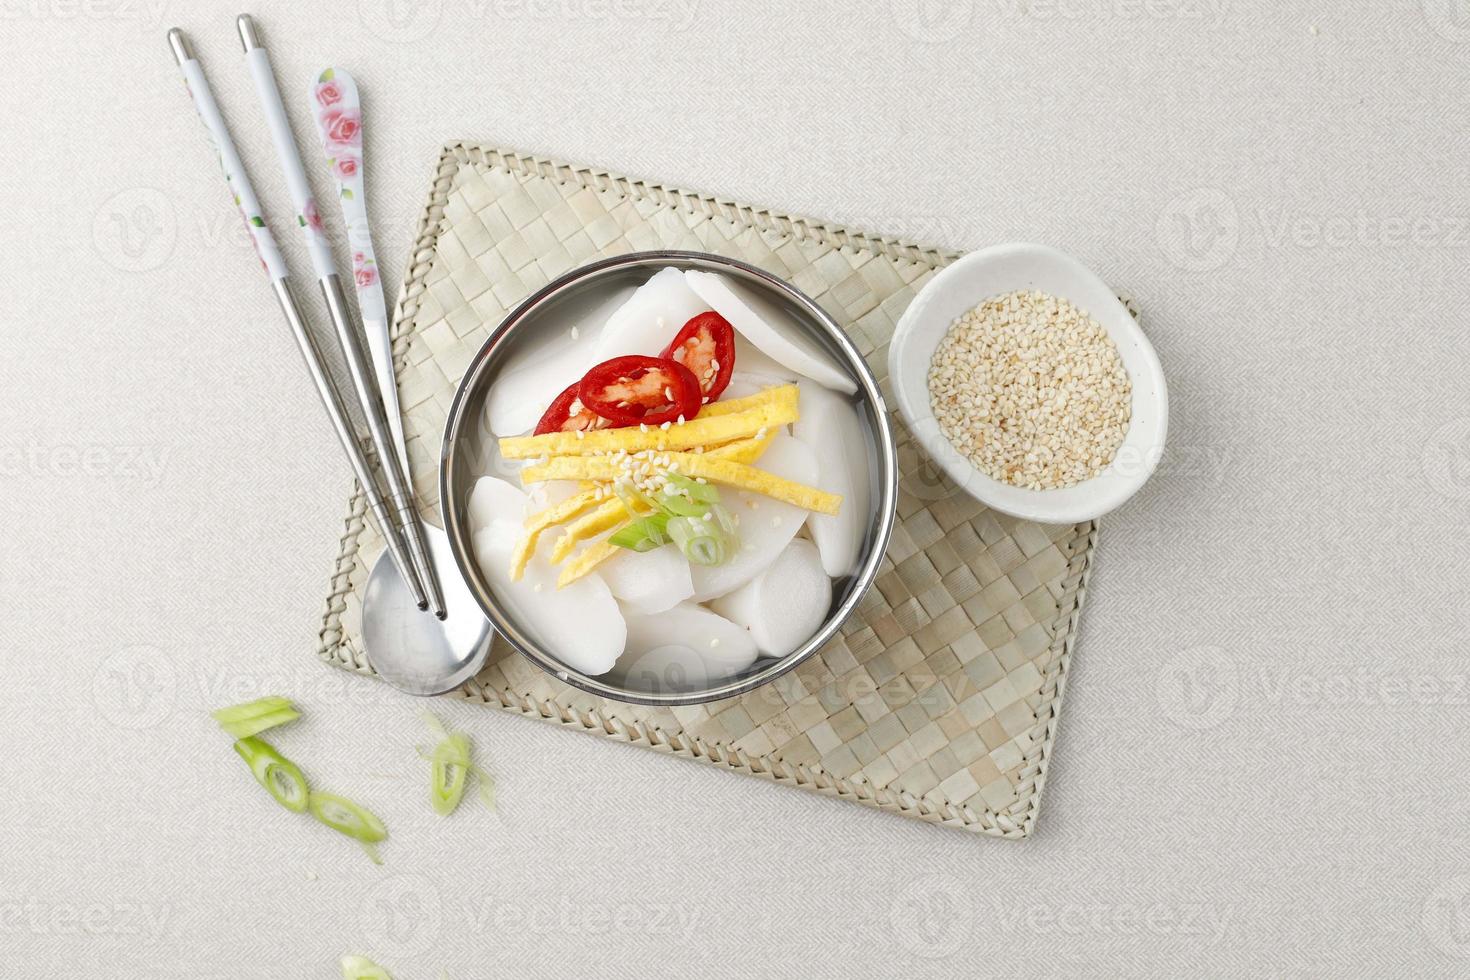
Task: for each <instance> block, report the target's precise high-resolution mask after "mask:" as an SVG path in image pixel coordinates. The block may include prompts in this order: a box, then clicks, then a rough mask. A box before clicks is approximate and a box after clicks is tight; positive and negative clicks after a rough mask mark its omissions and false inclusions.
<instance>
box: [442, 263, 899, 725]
mask: <svg viewBox="0 0 1470 980" xmlns="http://www.w3.org/2000/svg"><path fill="white" fill-rule="evenodd" d="M668 266H674V267H676V268H681V269H702V270H708V271H712V272H719V273H723V274H724V275H726V276H729V277H731V278H733V279H736V280H738V281H740V282H742V283H744V284H745V285H746V286H747V287H749V288H753V289H756V290H759V291H761V292H763V293H764V294H765V295H766V296H767V297H768V298H770V299H772V300H774V301H776V302H777V303H779V304H780V305H781V306H783V307H784V308H785V309H786V310H787V311H789V312H790V313H791V315H792V318H793V319H794V320H795V321H796V322H797V323H799V324H800V325H801V326H802V327H803V328H804V329H805V330H806V331H807V333H808V336H809V338H810V339H811V340H812V341H813V342H815V343H816V344H817V345H818V346H820V348H821V349H822V350H824V351H826V352H827V353H828V354H829V355H830V356H832V357H833V358H834V359H835V360H836V361H837V363H839V364H840V365H842V366H843V367H844V369H845V370H846V371H847V372H848V374H850V375H851V377H852V379H853V381H854V382H855V383H856V385H857V388H858V391H857V394H856V395H854V396H853V398H852V400H853V403H854V405H855V407H856V408H857V410H858V411H859V412H861V413H862V417H863V422H864V426H863V428H864V429H865V431H866V432H867V433H868V435H869V439H868V447H867V448H868V454H869V463H870V466H869V476H870V492H869V500H870V502H871V514H870V515H869V517H870V520H869V525H868V530H867V534H866V536H865V539H864V541H863V546H862V549H861V553H860V556H859V560H858V566H857V570H856V571H855V572H853V573H852V574H851V575H848V576H846V577H845V578H843V579H840V580H838V581H836V582H834V583H833V593H832V594H833V601H832V609H831V611H830V612H829V613H828V615H827V619H826V621H825V622H824V623H823V624H822V627H821V629H820V630H818V631H817V633H816V635H814V636H813V637H812V638H811V639H810V640H809V641H808V642H807V643H806V644H805V645H803V646H802V647H801V648H800V649H798V650H796V651H795V652H794V653H792V654H790V655H788V656H786V657H782V658H780V659H772V658H762V659H760V660H757V661H756V662H755V664H753V665H752V666H751V667H750V668H749V669H748V670H747V671H746V672H745V673H744V674H742V675H740V676H738V677H734V678H730V679H727V680H724V681H721V682H719V683H716V684H713V685H710V686H707V687H702V688H682V689H678V690H644V689H633V688H632V687H630V686H625V685H621V684H618V683H615V682H613V681H611V680H608V679H604V678H602V677H591V676H588V675H586V674H582V673H579V672H578V671H575V670H572V669H571V668H569V667H567V666H566V665H565V664H563V663H562V662H561V661H560V660H558V659H557V656H556V651H554V650H549V649H545V648H544V647H543V646H542V645H541V644H540V643H539V642H538V641H537V640H536V639H535V638H534V637H533V636H531V635H529V634H528V633H527V632H526V631H524V630H522V629H521V628H520V626H519V625H518V624H517V623H516V622H515V621H514V620H513V619H512V618H511V616H510V615H508V614H507V612H506V611H505V608H504V607H503V606H502V604H501V603H500V602H499V601H498V600H497V598H496V596H495V593H494V591H493V590H492V588H491V587H490V585H489V584H488V583H487V582H486V580H485V576H484V575H483V574H482V573H481V571H480V568H479V565H478V563H477V561H476V559H475V551H474V546H473V543H472V541H471V535H472V529H471V528H470V527H469V524H468V521H467V519H466V507H467V503H468V499H469V494H470V490H471V489H472V488H473V486H474V484H475V481H476V480H477V479H479V478H480V477H482V476H485V475H487V473H488V472H490V467H491V462H490V461H491V460H493V459H496V458H498V454H497V453H495V452H494V438H493V437H492V436H491V435H490V433H489V432H488V431H487V430H486V429H485V428H484V426H483V424H482V419H483V418H484V414H485V398H486V396H487V394H488V393H489V391H490V388H491V386H492V385H493V384H494V383H495V381H496V379H497V377H498V376H499V372H500V371H501V369H502V368H503V366H504V365H505V364H506V362H507V360H508V359H510V358H511V357H513V356H514V355H515V354H516V352H517V351H518V350H522V349H524V348H523V346H522V345H524V344H526V343H527V342H536V341H537V339H538V337H539V339H540V340H544V339H545V338H547V337H550V336H552V335H554V334H556V333H560V332H564V331H565V330H566V329H567V326H566V325H567V324H568V323H571V322H575V321H576V318H577V317H578V316H579V315H585V314H586V311H587V310H589V309H590V308H592V306H593V305H594V304H597V303H598V302H599V301H602V302H606V301H607V300H608V299H609V298H610V297H612V296H614V295H616V294H617V293H618V292H619V291H620V290H624V289H627V288H630V287H635V286H638V285H641V284H642V283H643V282H645V281H646V280H647V279H648V278H649V277H650V276H651V275H652V274H653V273H654V272H656V271H658V270H659V269H662V268H666V267H668ZM737 370H738V365H737ZM548 397H549V396H548ZM897 474H898V465H897V461H896V458H895V454H894V448H893V434H892V432H891V431H890V429H889V426H888V414H887V411H886V409H885V407H884V404H883V396H882V394H880V393H879V391H878V383H877V382H876V381H875V380H874V379H873V375H872V373H871V372H870V371H869V370H868V366H867V365H866V364H865V363H864V362H863V359H862V356H861V355H860V354H859V353H858V351H857V349H856V348H855V347H853V345H852V342H851V341H850V340H848V339H847V336H846V335H845V334H844V333H843V332H842V330H841V328H839V327H838V326H837V323H836V322H835V321H834V320H833V319H832V318H831V317H830V316H828V315H827V313H826V311H824V310H823V309H822V308H821V307H820V306H818V305H817V304H816V303H815V302H813V301H812V300H811V299H810V298H808V297H807V296H806V295H804V294H803V293H801V292H800V291H799V290H797V289H796V288H794V287H793V286H791V285H790V284H789V283H786V282H784V281H782V280H781V279H778V278H776V277H775V276H773V275H771V274H770V273H767V272H764V271H762V270H761V269H758V268H756V267H754V266H751V265H747V264H745V263H744V262H737V261H735V260H733V259H727V258H723V257H721V256H718V255H708V254H705V253H702V252H637V253H634V254H631V255H624V256H619V257H617V258H611V259H604V260H602V261H599V262H594V263H592V264H590V265H586V266H583V267H582V268H580V269H576V270H574V271H572V272H570V273H568V274H566V275H564V276H562V277H561V278H560V279H557V280H556V281H555V282H552V283H550V284H549V285H547V286H545V287H544V288H542V289H540V290H538V291H537V292H536V293H535V295H533V296H531V297H530V298H529V299H527V300H526V301H525V302H523V303H521V305H520V306H518V307H516V308H515V309H514V310H512V311H511V313H510V314H509V315H508V316H507V317H506V318H505V319H504V320H502V321H501V323H500V325H499V326H498V327H496V328H495V330H494V332H493V333H491V335H490V339H489V340H487V341H485V344H484V346H482V347H481V348H480V350H479V352H478V353H477V354H476V355H475V357H474V360H473V361H471V363H470V365H469V369H468V370H467V371H466V372H465V376H464V380H462V381H461V382H460V385H459V390H458V391H456V392H455V395H454V402H453V404H452V405H451V406H450V410H449V421H448V424H447V425H446V427H445V432H444V445H443V448H442V452H441V458H440V467H439V496H440V504H441V506H442V510H443V514H444V522H445V530H446V532H447V533H448V535H449V544H450V547H451V549H452V550H453V552H454V559H455V561H456V563H458V565H459V569H460V572H461V573H463V575H464V578H465V582H466V583H467V584H468V585H469V588H470V592H471V593H472V594H473V595H474V596H475V600H476V601H477V602H478V603H479V604H480V608H481V609H483V610H484V612H485V616H486V617H487V618H488V619H489V620H490V622H491V624H492V625H493V626H494V627H495V629H496V631H497V632H498V633H499V634H500V635H501V636H503V637H504V638H505V639H506V640H508V641H509V642H510V643H511V645H512V646H514V647H515V648H516V649H517V650H518V651H520V653H521V654H523V655H524V656H525V657H527V658H528V659H529V660H531V662H533V663H535V664H536V665H537V666H539V667H541V668H543V669H544V670H546V671H548V672H550V673H551V674H553V675H555V676H556V677H557V678H559V679H560V680H563V681H565V682H567V683H568V684H571V685H573V686H574V687H578V688H580V689H582V690H584V691H587V692H589V693H591V694H596V695H598V696H599V697H604V698H611V699H613V700H615V701H627V702H631V703H634V704H652V705H678V704H700V703H704V702H708V701H715V700H718V699H720V698H728V697H733V696H734V695H737V694H743V693H745V692H746V691H750V690H753V689H754V688H757V687H759V686H760V685H762V684H765V683H767V682H769V681H771V680H774V679H775V678H777V677H779V676H781V675H782V674H784V673H785V672H786V671H788V670H790V669H792V668H793V667H795V666H796V665H797V664H799V663H801V662H802V661H803V660H805V659H806V658H808V657H810V656H811V655H812V654H813V653H815V652H816V651H817V650H818V649H819V648H820V647H821V646H822V645H823V644H824V643H826V642H827V641H828V640H829V639H831V638H832V636H833V635H834V634H835V633H836V632H837V630H838V629H839V628H840V627H841V625H842V623H843V622H844V621H845V620H846V619H847V617H848V616H849V615H850V614H851V613H852V611H853V609H855V608H856V607H857V604H858V602H859V601H861V599H862V597H863V595H864V593H866V592H867V590H868V588H869V587H870V586H871V585H872V584H873V579H874V577H875V576H876V575H877V573H878V566H879V563H880V562H881V561H882V559H883V552H884V549H885V548H887V546H888V538H889V535H890V533H891V532H892V530H893V523H894V512H895V506H896V498H897Z"/></svg>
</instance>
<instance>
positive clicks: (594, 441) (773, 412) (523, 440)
mask: <svg viewBox="0 0 1470 980" xmlns="http://www.w3.org/2000/svg"><path fill="white" fill-rule="evenodd" d="M750 397H751V399H754V401H753V402H751V403H750V404H749V405H748V406H747V407H743V408H739V409H736V410H734V411H730V412H728V413H725V414H721V413H719V412H715V413H710V409H712V408H715V406H716V405H718V404H720V403H718V402H716V403H715V405H707V406H705V409H704V411H703V412H701V413H700V417H698V418H694V419H691V420H689V421H686V422H683V423H680V424H678V425H670V426H669V427H668V428H663V427H662V426H653V427H646V426H630V427H627V428H622V429H594V430H592V431H590V432H548V433H547V434H545V435H540V436H513V437H510V438H506V439H501V440H500V454H501V455H502V456H504V457H505V458H506V459H535V458H537V457H539V456H588V455H594V454H599V453H616V452H629V453H633V452H641V451H643V450H645V449H656V450H666V449H673V450H682V449H693V448H695V447H697V446H717V445H719V444H721V443H725V442H731V441H733V440H735V439H742V438H745V437H747V436H753V435H756V434H757V433H759V432H760V431H761V430H762V429H773V428H776V427H777V426H782V425H786V424H787V423H789V422H795V421H796V419H797V416H798V414H799V412H798V411H797V390H796V385H783V386H781V387H779V388H771V389H769V390H767V391H763V392H761V393H760V394H759V395H752V396H750ZM746 401H747V400H746V399H734V400H733V401H732V402H730V403H728V404H735V403H736V402H746Z"/></svg>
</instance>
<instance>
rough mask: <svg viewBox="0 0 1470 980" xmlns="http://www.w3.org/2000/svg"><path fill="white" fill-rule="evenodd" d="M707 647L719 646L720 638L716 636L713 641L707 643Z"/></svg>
mask: <svg viewBox="0 0 1470 980" xmlns="http://www.w3.org/2000/svg"><path fill="white" fill-rule="evenodd" d="M709 645H710V646H712V647H717V646H719V645H720V638H719V637H718V636H717V637H715V638H714V639H712V640H710V641H709Z"/></svg>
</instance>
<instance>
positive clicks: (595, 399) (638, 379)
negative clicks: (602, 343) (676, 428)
mask: <svg viewBox="0 0 1470 980" xmlns="http://www.w3.org/2000/svg"><path fill="white" fill-rule="evenodd" d="M577 396H578V397H579V398H581V399H582V404H583V405H585V406H586V407H587V408H589V409H591V410H592V411H594V412H596V413H597V414H598V415H601V416H602V417H603V418H605V419H607V420H608V421H609V422H611V423H612V424H613V425H614V426H624V425H638V424H639V423H642V424H644V425H661V424H663V423H664V422H672V421H674V420H675V419H677V418H678V417H679V416H680V415H682V416H684V417H685V418H686V419H692V418H694V416H695V415H696V414H697V413H698V412H699V406H700V391H699V380H698V379H697V378H695V377H694V375H693V374H692V373H691V372H690V370H689V369H688V368H686V367H685V366H684V365H682V364H680V363H679V362H678V361H673V360H669V359H668V358H663V357H645V356H643V355H642V354H628V355H626V356H623V357H614V358H613V359H611V360H608V361H603V362H602V363H601V364H599V365H597V366H596V367H595V368H593V369H592V370H590V371H588V372H587V376H586V377H584V378H583V379H582V384H581V385H580V386H579V387H578V389H577Z"/></svg>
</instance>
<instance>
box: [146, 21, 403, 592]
mask: <svg viewBox="0 0 1470 980" xmlns="http://www.w3.org/2000/svg"><path fill="white" fill-rule="evenodd" d="M168 43H169V47H170V48H171V49H172V50H173V53H174V58H175V60H177V61H178V63H179V70H180V71H181V72H183V75H184V82H185V84H186V85H187V87H188V89H189V94H190V95H191V96H193V99H194V107H195V108H196V109H198V110H199V119H200V121H201V122H203V123H204V128H205V129H206V130H207V131H208V132H209V136H210V138H211V139H212V140H213V142H214V146H215V149H216V150H218V151H219V158H220V166H221V167H222V168H223V169H224V172H225V182H226V183H227V184H228V185H229V188H230V192H231V194H232V195H233V197H234V200H235V202H236V203H237V204H238V205H239V207H240V213H241V214H242V215H243V216H244V218H245V227H246V228H247V229H248V230H249V232H250V237H251V239H252V241H253V242H254V243H255V251H256V254H258V255H259V256H260V261H261V265H262V266H263V267H264V268H265V272H266V275H267V276H268V277H269V278H270V283H271V289H272V290H273V291H274V292H275V294H276V300H277V302H279V303H280V305H281V313H282V314H284V315H285V317H286V323H287V325H289V326H290V328H291V334H292V336H294V337H295V338H296V345H297V347H299V348H300V349H301V356H302V359H303V360H305V361H306V369H307V371H308V372H309V373H310V374H311V380H312V383H313V384H315V385H316V390H317V394H318V395H320V396H321V400H322V405H323V406H324V407H325V408H326V410H327V416H328V418H330V419H331V420H332V428H333V429H334V430H335V431H336V433H337V439H338V441H339V442H341V443H342V448H343V450H345V451H346V453H347V460H348V462H349V463H351V464H352V472H353V474H354V475H355V476H356V477H357V482H358V483H359V484H361V486H362V490H363V493H364V494H365V495H366V496H367V501H368V509H369V510H370V511H371V512H372V515H373V519H374V520H375V521H376V522H377V525H378V530H379V531H381V532H382V535H383V538H384V540H385V541H386V542H387V544H388V553H389V554H390V555H391V556H392V557H393V564H394V565H395V566H397V568H398V574H399V575H401V576H403V580H404V582H406V583H407V584H408V587H409V590H410V591H411V592H412V593H413V597H414V601H415V602H416V603H418V607H419V608H420V609H427V608H428V607H429V600H428V597H427V595H426V594H425V590H424V587H423V584H422V583H421V582H420V580H419V577H418V574H417V572H416V570H415V568H414V565H413V563H412V562H411V561H410V560H409V558H408V554H407V552H406V550H405V547H404V542H403V538H402V536H401V534H400V533H399V529H398V525H396V524H395V523H394V522H393V519H392V517H391V515H390V513H389V511H388V507H387V504H386V502H385V501H384V500H383V495H382V493H381V492H380V491H379V488H378V481H377V478H376V477H375V476H374V475H373V470H372V467H371V466H369V465H368V461H367V458H366V457H364V456H363V453H362V447H361V446H359V445H358V442H357V433H356V431H355V430H354V428H353V425H352V422H351V421H350V419H349V418H348V415H347V409H346V408H345V406H343V404H342V399H341V396H340V395H338V393H337V389H336V386H335V385H333V384H332V379H331V375H330V374H329V373H328V372H327V368H326V361H324V360H323V359H322V355H321V351H320V350H318V349H317V346H316V340H315V339H314V338H313V337H312V335H311V331H310V330H308V329H307V326H306V320H305V318H304V317H303V316H302V315H301V308H300V307H299V306H298V305H297V303H296V296H295V294H294V293H293V292H292V291H291V283H290V278H289V276H288V273H287V270H286V262H285V259H283V258H282V257H281V250H280V249H279V248H277V247H276V241H275V238H274V237H272V235H271V232H270V229H269V228H268V227H266V223H265V216H264V213H263V212H262V210H261V207H260V201H259V200H258V199H257V198H256V196H255V190H254V188H253V187H251V185H250V177H249V175H248V174H247V173H246V172H245V164H244V163H243V162H242V161H241V159H240V154H239V153H238V152H237V151H236V149H235V141H234V140H233V139H231V138H230V131H229V128H228V127H227V126H226V125H225V120H224V116H223V115H221V114H220V111H219V105H218V103H216V102H215V100H214V92H213V91H212V90H211V89H210V87H209V82H208V80H207V79H206V78H205V77H204V69H203V68H202V67H201V66H200V64H199V62H198V61H197V60H195V58H194V55H193V53H192V52H191V51H190V49H189V42H188V39H187V38H185V37H184V32H183V31H181V30H179V29H178V28H177V27H175V28H173V29H171V30H170V31H169V32H168Z"/></svg>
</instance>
